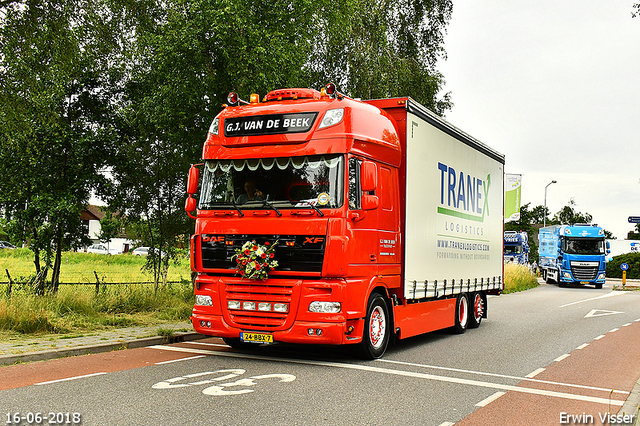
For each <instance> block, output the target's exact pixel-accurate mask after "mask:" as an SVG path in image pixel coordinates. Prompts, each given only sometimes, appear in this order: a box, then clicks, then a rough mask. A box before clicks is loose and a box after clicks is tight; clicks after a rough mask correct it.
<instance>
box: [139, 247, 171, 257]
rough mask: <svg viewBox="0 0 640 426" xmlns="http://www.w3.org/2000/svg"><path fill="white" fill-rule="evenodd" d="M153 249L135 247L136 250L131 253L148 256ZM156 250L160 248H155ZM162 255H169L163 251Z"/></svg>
mask: <svg viewBox="0 0 640 426" xmlns="http://www.w3.org/2000/svg"><path fill="white" fill-rule="evenodd" d="M151 250H152V249H151V247H138V248H136V249H134V250H133V251H132V252H131V254H132V255H133V256H147V255H148V254H149V252H150V251H151ZM154 250H158V249H154ZM160 255H161V256H162V257H164V256H166V255H167V253H165V252H163V251H161V252H160Z"/></svg>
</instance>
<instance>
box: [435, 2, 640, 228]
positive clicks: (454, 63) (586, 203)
mask: <svg viewBox="0 0 640 426" xmlns="http://www.w3.org/2000/svg"><path fill="white" fill-rule="evenodd" d="M634 3H637V1H634V0H582V1H577V0H556V1H551V0H543V1H541V2H531V1H530V0H527V1H524V0H510V1H503V0H487V1H477V0H454V1H453V18H452V19H451V22H450V24H449V27H448V31H447V36H446V38H445V49H446V51H447V56H448V59H447V60H446V61H441V62H440V63H439V65H438V69H439V70H440V72H442V74H443V75H444V77H445V80H446V82H447V83H446V86H445V91H448V92H451V96H452V101H453V103H454V107H453V109H452V110H451V111H449V112H447V114H446V119H447V121H449V122H451V123H452V124H453V125H455V126H456V127H459V128H460V129H462V130H463V131H465V132H467V133H469V134H470V135H472V136H474V137H476V138H477V139H479V140H480V141H482V142H484V143H485V144H487V145H489V146H491V147H492V148H494V149H496V150H498V151H499V152H501V153H503V154H505V156H506V164H505V171H506V173H516V174H522V175H523V178H522V204H523V205H524V204H526V203H531V206H532V207H534V206H537V205H543V204H544V192H545V186H546V185H547V184H548V183H550V182H551V181H552V180H557V181H558V183H556V184H553V185H550V186H549V187H548V189H547V207H548V208H549V209H550V211H551V214H552V215H553V214H554V213H556V212H558V211H559V210H560V209H561V208H562V207H563V206H566V205H567V204H568V203H569V200H570V199H571V198H573V199H574V201H575V202H576V204H577V207H576V208H577V210H578V211H580V212H583V213H585V212H587V213H590V214H591V215H592V216H593V222H594V223H597V224H599V225H601V226H603V227H604V228H605V229H607V230H609V231H611V232H612V233H613V234H614V235H615V236H616V237H617V238H618V239H625V238H626V235H627V232H629V231H631V230H632V229H633V225H631V224H629V223H628V217H629V216H640V18H632V17H631V12H632V10H633V8H632V5H633V4H634Z"/></svg>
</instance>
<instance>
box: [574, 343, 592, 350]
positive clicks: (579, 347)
mask: <svg viewBox="0 0 640 426" xmlns="http://www.w3.org/2000/svg"><path fill="white" fill-rule="evenodd" d="M587 346H589V344H588V343H583V344H582V345H580V346H578V347H577V348H576V349H584V348H586V347H587Z"/></svg>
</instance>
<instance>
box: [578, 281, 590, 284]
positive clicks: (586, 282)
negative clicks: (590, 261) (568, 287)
mask: <svg viewBox="0 0 640 426" xmlns="http://www.w3.org/2000/svg"><path fill="white" fill-rule="evenodd" d="M580 284H589V281H580Z"/></svg>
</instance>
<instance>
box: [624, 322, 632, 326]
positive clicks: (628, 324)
mask: <svg viewBox="0 0 640 426" xmlns="http://www.w3.org/2000/svg"><path fill="white" fill-rule="evenodd" d="M631 324H632V323H630V322H628V323H626V324H623V325H622V326H623V327H628V326H630V325H631Z"/></svg>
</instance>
